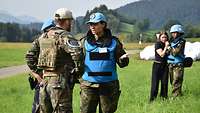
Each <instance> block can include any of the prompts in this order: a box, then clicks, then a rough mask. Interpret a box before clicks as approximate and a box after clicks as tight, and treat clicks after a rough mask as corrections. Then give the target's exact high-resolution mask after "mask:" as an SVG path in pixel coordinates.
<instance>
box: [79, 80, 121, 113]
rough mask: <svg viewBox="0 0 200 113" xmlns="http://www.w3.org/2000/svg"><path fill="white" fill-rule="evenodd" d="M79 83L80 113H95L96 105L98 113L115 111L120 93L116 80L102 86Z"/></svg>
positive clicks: (85, 82)
mask: <svg viewBox="0 0 200 113" xmlns="http://www.w3.org/2000/svg"><path fill="white" fill-rule="evenodd" d="M80 83H81V84H80V87H81V93H80V95H81V102H80V104H81V105H80V113H96V108H97V105H98V104H99V106H100V107H99V111H100V113H114V112H115V111H116V110H117V105H118V101H119V96H120V93H121V91H120V90H119V89H120V86H119V81H118V80H116V81H112V82H109V83H103V84H94V83H90V82H87V81H81V82H80Z"/></svg>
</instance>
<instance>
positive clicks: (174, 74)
mask: <svg viewBox="0 0 200 113" xmlns="http://www.w3.org/2000/svg"><path fill="white" fill-rule="evenodd" d="M170 33H171V35H172V40H171V43H170V48H169V51H170V55H169V56H168V64H169V76H170V82H171V84H172V94H173V96H174V97H176V96H180V95H182V92H181V88H182V83H183V75H184V65H183V62H184V59H185V55H184V49H185V42H186V41H185V40H184V38H183V34H184V31H183V28H182V26H181V25H173V26H172V27H171V29H170Z"/></svg>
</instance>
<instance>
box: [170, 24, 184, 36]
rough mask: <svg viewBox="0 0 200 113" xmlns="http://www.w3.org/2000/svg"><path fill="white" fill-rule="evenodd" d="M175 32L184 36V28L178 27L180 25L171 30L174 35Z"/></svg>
mask: <svg viewBox="0 0 200 113" xmlns="http://www.w3.org/2000/svg"><path fill="white" fill-rule="evenodd" d="M173 32H178V33H181V34H184V31H183V26H182V25H178V24H176V25H173V26H172V27H171V29H170V33H173Z"/></svg>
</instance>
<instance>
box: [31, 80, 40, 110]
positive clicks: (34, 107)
mask: <svg viewBox="0 0 200 113" xmlns="http://www.w3.org/2000/svg"><path fill="white" fill-rule="evenodd" d="M39 92H40V87H39V84H37V85H36V87H35V92H34V100H33V104H32V113H39Z"/></svg>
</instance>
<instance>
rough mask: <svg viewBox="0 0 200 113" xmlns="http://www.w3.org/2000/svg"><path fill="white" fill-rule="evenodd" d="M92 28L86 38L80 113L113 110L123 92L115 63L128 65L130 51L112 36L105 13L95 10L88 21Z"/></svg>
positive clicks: (84, 39) (107, 112) (121, 66)
mask: <svg viewBox="0 0 200 113" xmlns="http://www.w3.org/2000/svg"><path fill="white" fill-rule="evenodd" d="M87 24H88V25H89V31H88V32H87V35H86V36H85V37H84V38H83V46H84V50H85V62H84V64H85V67H84V68H85V70H84V74H83V76H82V79H81V80H80V87H81V108H80V112H81V113H95V112H96V108H97V105H98V104H99V105H100V111H101V112H102V113H114V112H115V111H116V110H117V104H118V100H119V96H120V92H121V91H120V86H119V81H118V75H117V67H116V64H118V65H119V67H120V68H123V67H125V66H127V65H128V63H129V58H128V54H126V52H125V51H124V49H123V46H122V44H121V43H120V41H119V40H118V39H117V38H116V37H114V36H112V34H111V31H110V30H109V29H108V28H107V21H106V18H105V16H104V15H103V14H102V13H99V12H97V13H93V14H91V15H90V20H89V21H88V22H87Z"/></svg>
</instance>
